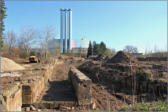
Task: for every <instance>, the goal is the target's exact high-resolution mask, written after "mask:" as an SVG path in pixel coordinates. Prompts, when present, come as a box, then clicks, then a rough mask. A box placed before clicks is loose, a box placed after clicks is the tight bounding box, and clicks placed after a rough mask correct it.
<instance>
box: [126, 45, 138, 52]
mask: <svg viewBox="0 0 168 112" xmlns="http://www.w3.org/2000/svg"><path fill="white" fill-rule="evenodd" d="M123 51H125V52H128V53H138V49H137V47H135V46H131V45H127V46H125V48H124V50H123Z"/></svg>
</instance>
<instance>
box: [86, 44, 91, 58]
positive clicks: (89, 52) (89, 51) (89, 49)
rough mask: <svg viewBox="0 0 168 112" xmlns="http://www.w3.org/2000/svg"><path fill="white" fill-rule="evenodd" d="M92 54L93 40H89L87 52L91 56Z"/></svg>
mask: <svg viewBox="0 0 168 112" xmlns="http://www.w3.org/2000/svg"><path fill="white" fill-rule="evenodd" d="M90 55H92V43H91V41H90V42H89V48H88V52H87V57H89V56H90Z"/></svg>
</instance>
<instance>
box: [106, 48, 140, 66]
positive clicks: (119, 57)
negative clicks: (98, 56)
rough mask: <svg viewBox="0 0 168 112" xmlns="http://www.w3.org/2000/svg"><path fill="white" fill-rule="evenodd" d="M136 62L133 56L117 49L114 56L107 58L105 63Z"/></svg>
mask: <svg viewBox="0 0 168 112" xmlns="http://www.w3.org/2000/svg"><path fill="white" fill-rule="evenodd" d="M130 61H131V62H136V61H137V60H136V59H135V58H133V57H132V56H131V55H130V54H129V53H126V52H123V51H119V52H118V53H117V54H116V55H115V56H114V57H112V58H111V59H109V60H108V61H107V63H129V62H130Z"/></svg>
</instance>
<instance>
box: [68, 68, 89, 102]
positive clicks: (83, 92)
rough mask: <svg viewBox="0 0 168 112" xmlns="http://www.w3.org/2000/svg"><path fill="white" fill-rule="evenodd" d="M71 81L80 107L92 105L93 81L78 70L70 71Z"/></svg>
mask: <svg viewBox="0 0 168 112" xmlns="http://www.w3.org/2000/svg"><path fill="white" fill-rule="evenodd" d="M69 80H70V81H71V82H72V84H73V87H74V90H75V94H76V97H77V100H78V104H79V105H90V104H91V83H92V81H91V80H90V79H89V78H88V77H87V76H86V75H85V74H83V73H82V72H80V71H79V70H78V69H76V68H71V69H70V71H69Z"/></svg>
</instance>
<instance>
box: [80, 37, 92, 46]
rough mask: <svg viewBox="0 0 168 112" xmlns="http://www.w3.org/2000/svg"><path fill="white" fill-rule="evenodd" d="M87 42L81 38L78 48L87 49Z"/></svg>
mask: <svg viewBox="0 0 168 112" xmlns="http://www.w3.org/2000/svg"><path fill="white" fill-rule="evenodd" d="M89 42H90V41H89V40H87V39H86V38H82V39H81V40H80V47H81V48H88V47H89Z"/></svg>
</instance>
